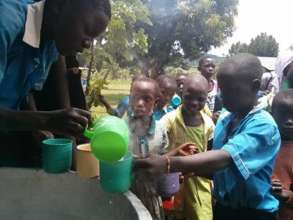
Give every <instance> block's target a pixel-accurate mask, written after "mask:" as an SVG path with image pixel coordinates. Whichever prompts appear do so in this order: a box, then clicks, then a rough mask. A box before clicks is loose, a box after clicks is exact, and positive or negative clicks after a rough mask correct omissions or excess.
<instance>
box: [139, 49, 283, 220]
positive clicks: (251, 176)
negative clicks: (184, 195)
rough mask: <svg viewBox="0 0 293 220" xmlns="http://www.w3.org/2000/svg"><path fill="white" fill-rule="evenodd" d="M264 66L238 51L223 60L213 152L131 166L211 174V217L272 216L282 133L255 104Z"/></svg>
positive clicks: (256, 219) (254, 219) (264, 219)
mask: <svg viewBox="0 0 293 220" xmlns="http://www.w3.org/2000/svg"><path fill="white" fill-rule="evenodd" d="M261 74H262V68H261V64H260V61H259V60H258V58H257V57H255V56H253V55H250V54H238V55H236V56H234V57H231V58H228V59H227V60H226V61H224V62H223V64H221V66H220V68H219V72H218V76H217V78H218V83H219V87H220V89H221V93H222V98H223V105H224V108H226V109H227V110H228V111H229V112H227V114H226V115H223V117H220V119H219V121H218V122H217V125H216V128H215V132H214V141H213V150H211V151H208V152H204V153H199V154H195V155H192V156H188V157H170V158H168V157H160V158H148V159H142V160H137V161H136V162H135V168H136V169H138V168H144V169H152V171H153V172H154V171H157V172H168V171H169V172H184V173H189V172H193V173H194V174H195V175H197V176H206V177H208V176H213V183H214V193H213V194H214V197H215V199H216V201H217V202H216V205H215V208H214V220H222V219H225V220H235V219H237V220H247V219H249V220H271V219H275V218H276V211H277V210H278V205H279V202H278V200H277V199H276V198H275V197H274V196H273V195H272V193H271V190H270V188H271V181H270V178H271V175H272V170H273V165H274V162H275V158H276V155H277V153H278V151H279V147H280V134H279V131H278V127H277V125H276V123H275V121H274V119H273V118H272V117H271V116H270V114H269V113H267V112H266V111H263V110H261V109H257V108H255V106H256V104H257V92H258V90H259V87H260V81H261Z"/></svg>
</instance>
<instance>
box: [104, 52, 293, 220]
mask: <svg viewBox="0 0 293 220" xmlns="http://www.w3.org/2000/svg"><path fill="white" fill-rule="evenodd" d="M290 64H291V63H287V65H289V67H288V68H286V67H285V68H283V71H286V74H285V75H286V78H287V81H288V87H290V86H292V82H291V84H290V80H291V81H292V75H293V73H292V72H293V68H290ZM198 70H199V71H200V73H201V74H193V75H190V76H188V75H184V74H182V75H179V76H177V78H173V77H172V76H168V75H162V76H159V77H158V78H157V79H155V80H153V79H150V78H147V77H145V76H139V77H135V78H134V79H133V82H132V85H131V89H130V96H129V97H127V98H128V103H127V108H125V109H127V111H128V119H127V120H128V124H129V128H130V140H131V141H130V146H129V147H130V150H131V151H132V152H133V154H134V157H135V158H136V159H135V164H134V173H135V178H134V181H133V185H132V191H133V192H134V193H135V194H136V195H137V196H138V198H140V199H141V201H142V202H143V204H144V205H145V206H146V207H147V209H148V210H149V211H150V213H151V215H152V217H153V219H168V220H181V219H182V220H183V219H186V220H188V219H189V220H209V219H210V220H212V219H215V220H230V219H231V220H232V219H233V220H235V219H238V220H242V219H243V220H244V219H245V220H246V219H250V220H254V219H255V220H267V219H277V218H279V219H280V220H289V219H293V210H292V208H293V191H292V190H293V160H292V158H293V141H292V140H293V90H292V89H290V88H289V89H287V90H285V91H280V92H279V93H277V94H276V90H271V91H268V92H266V93H264V94H262V95H261V96H260V95H259V94H260V90H261V84H262V82H261V81H262V78H263V77H262V74H263V68H262V66H261V63H260V61H259V60H258V58H257V57H255V56H253V55H250V54H239V55H236V56H234V57H231V58H227V59H226V60H225V61H224V62H223V63H222V64H220V65H219V67H218V68H217V74H216V65H215V63H214V61H213V59H211V58H209V57H203V58H201V59H200V61H199V67H198ZM268 95H269V97H274V101H273V102H272V103H269V102H268V105H270V108H267V107H268V106H267V105H266V106H264V105H263V104H261V103H260V102H261V101H260V100H261V98H263V97H266V96H268ZM102 101H103V102H104V100H103V99H102ZM174 103H175V104H174ZM106 106H107V104H106ZM267 109H269V110H270V112H268V111H267ZM108 112H109V113H112V114H114V115H115V114H116V115H117V116H119V117H122V115H123V114H117V110H113V109H112V110H111V111H108ZM115 112H116V113H115ZM215 116H216V117H215ZM215 123H216V125H215ZM280 146H281V147H280ZM164 173H179V174H180V175H178V177H177V178H178V181H179V182H180V188H179V190H178V192H177V193H174V194H173V195H172V196H171V197H168V198H165V197H162V196H161V195H160V193H159V192H158V190H157V189H158V184H159V181H158V180H159V179H160V177H162V176H164V175H166V174H164Z"/></svg>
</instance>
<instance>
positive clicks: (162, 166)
mask: <svg viewBox="0 0 293 220" xmlns="http://www.w3.org/2000/svg"><path fill="white" fill-rule="evenodd" d="M167 164H168V161H167V158H166V157H164V156H158V155H151V156H150V157H149V158H146V159H135V160H134V162H133V165H134V167H133V169H134V170H135V171H138V170H140V169H141V170H144V171H147V172H148V173H150V174H151V175H156V174H162V173H166V172H167Z"/></svg>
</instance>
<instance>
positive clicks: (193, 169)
mask: <svg viewBox="0 0 293 220" xmlns="http://www.w3.org/2000/svg"><path fill="white" fill-rule="evenodd" d="M231 163H232V158H231V156H230V155H229V153H227V152H226V151H224V150H212V151H208V152H204V153H199V154H195V155H191V156H186V157H170V172H183V173H194V175H196V176H203V177H207V176H212V175H213V174H214V173H215V172H216V171H218V170H221V169H224V168H225V167H227V166H229V165H230V164H231ZM167 167H168V161H167V159H166V157H165V158H164V157H154V158H148V159H142V160H136V161H135V168H136V169H139V168H143V169H148V170H150V172H153V173H164V172H166V171H167Z"/></svg>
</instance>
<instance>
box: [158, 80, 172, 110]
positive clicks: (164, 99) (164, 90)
mask: <svg viewBox="0 0 293 220" xmlns="http://www.w3.org/2000/svg"><path fill="white" fill-rule="evenodd" d="M175 92H176V88H175V89H174V88H172V85H169V84H162V85H161V86H160V98H159V100H158V107H159V108H163V107H165V106H166V105H168V104H169V103H170V101H171V99H172V97H173V96H174V94H175Z"/></svg>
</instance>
